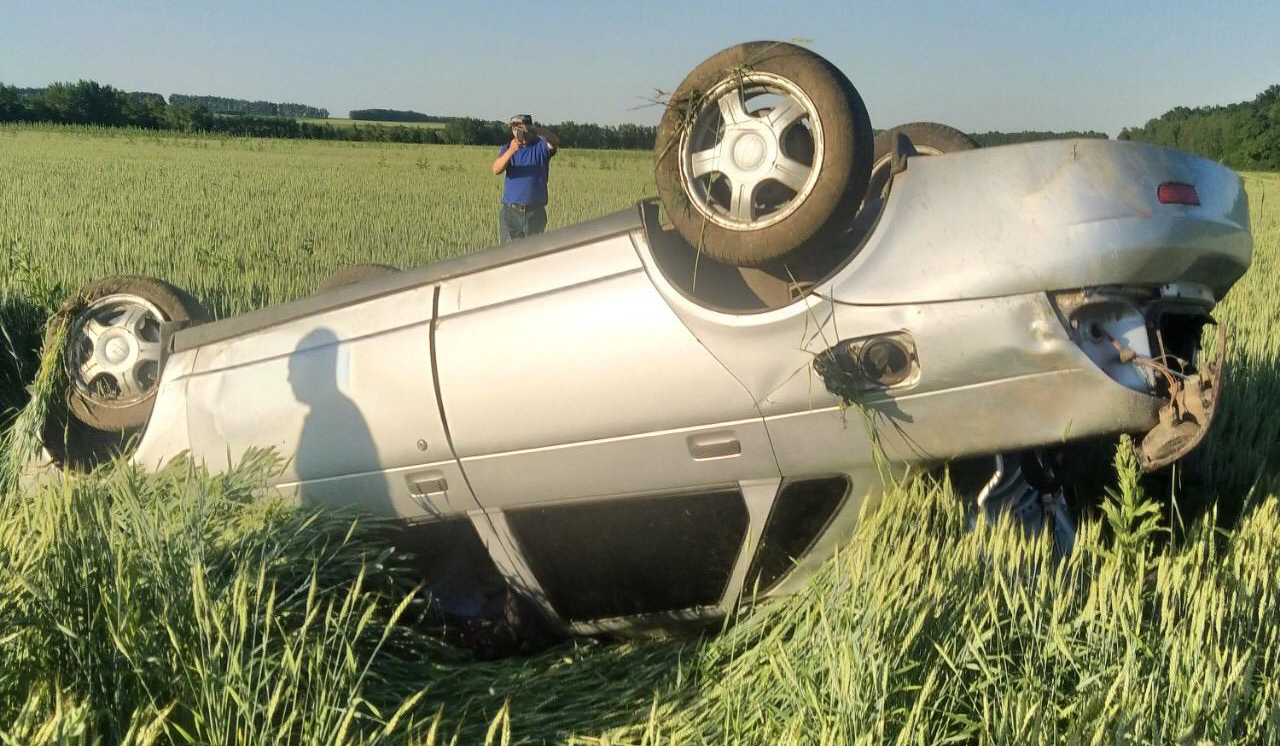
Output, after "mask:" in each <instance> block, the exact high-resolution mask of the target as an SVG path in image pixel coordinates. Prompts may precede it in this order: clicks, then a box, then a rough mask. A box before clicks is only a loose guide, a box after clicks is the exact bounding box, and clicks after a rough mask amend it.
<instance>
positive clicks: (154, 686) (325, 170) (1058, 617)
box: [0, 128, 1280, 746]
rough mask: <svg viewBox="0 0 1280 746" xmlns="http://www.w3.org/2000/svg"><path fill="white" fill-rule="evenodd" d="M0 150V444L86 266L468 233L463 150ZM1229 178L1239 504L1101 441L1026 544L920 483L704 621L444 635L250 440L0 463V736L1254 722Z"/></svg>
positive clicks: (1275, 190) (263, 267) (1269, 737)
mask: <svg viewBox="0 0 1280 746" xmlns="http://www.w3.org/2000/svg"><path fill="white" fill-rule="evenodd" d="M0 148H4V149H5V150H4V152H5V155H6V156H8V155H9V154H10V153H15V154H16V155H15V159H14V160H13V161H10V162H9V163H16V164H18V165H17V167H16V170H15V173H16V174H17V175H16V176H15V177H14V178H13V179H11V180H8V181H0V249H3V250H4V251H5V252H6V253H4V255H3V256H4V261H5V262H8V264H7V265H6V266H7V267H8V273H7V275H6V277H5V278H3V279H0V286H3V287H0V300H3V301H4V302H3V303H0V322H2V323H0V328H3V329H4V332H5V334H6V340H7V343H6V344H5V345H0V349H6V348H7V349H8V352H5V353H4V355H0V373H4V375H6V376H8V377H9V380H10V381H19V382H21V383H22V385H24V386H25V385H27V384H31V383H32V382H34V389H33V391H34V396H33V397H32V401H33V404H32V405H31V406H30V407H28V408H27V409H25V410H24V412H25V416H23V417H21V418H19V419H18V420H17V422H16V424H15V425H14V426H13V427H11V428H10V429H9V436H8V437H9V439H10V440H9V441H8V444H7V445H6V449H7V453H6V463H10V464H12V463H14V462H15V460H20V459H14V458H8V457H9V456H10V455H11V454H16V452H17V451H18V450H20V449H23V448H27V447H29V437H30V435H31V430H30V429H31V427H32V426H33V423H34V422H35V420H37V419H38V417H37V415H38V411H37V410H38V408H39V407H40V406H41V403H42V401H43V399H44V397H46V396H47V395H48V393H49V392H50V391H52V390H54V389H55V388H56V386H55V385H54V383H53V379H52V376H54V375H56V369H55V368H50V367H49V362H48V361H46V364H45V367H44V368H43V369H42V372H40V373H37V369H38V368H39V367H40V366H39V364H38V363H39V361H38V360H37V359H36V349H37V348H38V346H39V339H40V336H41V335H42V334H43V333H44V331H43V329H41V328H39V323H40V322H41V321H42V320H43V319H44V318H46V317H47V316H48V315H49V313H50V311H51V310H52V308H53V305H54V304H55V303H56V302H57V301H58V299H59V298H60V297H61V296H62V294H63V293H64V292H67V291H69V289H70V288H72V287H74V286H77V285H79V284H81V283H82V282H84V281H86V280H88V279H92V278H94V277H97V276H100V275H104V274H117V273H120V272H144V273H149V274H157V275H160V276H162V277H165V278H166V279H170V280H172V281H175V282H177V283H178V284H181V285H186V286H189V287H192V288H193V289H195V290H196V292H197V295H200V296H202V297H205V298H211V299H213V300H214V305H215V307H216V309H217V310H218V312H219V313H229V312H233V311H239V310H244V309H247V308H251V307H255V306H257V305H261V304H263V303H268V302H274V301H278V300H284V299H287V298H290V297H295V296H297V295H301V294H303V293H306V292H309V291H310V289H311V288H312V287H313V286H314V284H315V283H318V282H319V280H320V279H321V278H323V277H324V276H325V275H327V274H328V272H329V271H331V270H333V269H336V268H337V267H339V266H343V265H346V264H352V263H358V262H363V261H383V262H389V263H393V264H399V265H402V266H403V265H409V264H415V263H419V262H424V261H429V260H431V259H433V258H436V257H439V256H442V255H445V254H447V253H450V252H456V251H458V250H463V249H469V248H476V247H479V246H483V245H487V244H488V243H491V241H490V240H489V239H490V236H491V234H492V225H491V223H492V213H493V210H492V206H493V204H494V203H496V201H497V199H496V188H497V187H496V182H494V181H492V180H491V179H490V178H489V177H488V176H487V168H486V166H487V162H488V160H489V158H490V154H489V153H488V152H487V151H484V150H483V149H477V150H475V151H467V150H465V149H458V148H450V149H433V148H430V147H426V146H388V145H374V144H345V143H300V142H293V141H269V142H257V141H225V142H224V141H220V140H218V139H216V138H190V137H186V138H184V137H163V136H156V135H141V134H138V133H120V132H103V131H97V130H93V129H41V128H0ZM571 156H577V154H570V153H568V152H566V153H565V154H564V155H563V156H561V157H560V160H559V161H558V162H557V164H556V167H555V168H556V169H557V170H556V171H555V174H556V176H555V177H553V178H557V179H563V182H561V184H560V187H559V188H560V189H561V190H562V191H559V192H558V193H557V194H558V195H559V197H558V200H559V204H560V205H561V209H563V210H564V213H562V214H560V215H558V216H556V213H554V212H553V216H555V217H554V218H553V219H555V220H557V221H559V222H572V221H573V220H577V219H582V218H586V217H591V216H594V215H596V214H601V213H603V212H607V211H608V210H610V209H614V208H615V207H621V206H623V205H625V204H626V203H628V202H630V201H631V200H632V199H633V198H634V196H637V195H638V194H640V193H643V190H644V189H646V188H647V186H648V184H649V175H648V171H647V168H648V166H647V164H646V163H645V162H642V161H636V162H635V163H632V162H630V161H626V159H625V157H624V156H621V155H614V156H609V157H610V158H612V159H614V160H599V161H591V160H587V158H588V156H582V158H583V160H582V161H578V162H577V163H578V165H576V166H574V165H572V164H573V163H575V161H573V160H572V159H571ZM590 157H592V158H594V157H596V155H595V154H591V156H590ZM605 165H608V166H609V167H608V168H605V167H604V166H605ZM121 185H123V187H122V186H121ZM1247 186H1248V188H1249V194H1250V199H1251V206H1252V208H1253V212H1252V215H1253V220H1254V236H1255V241H1256V244H1257V246H1256V254H1255V262H1254V268H1253V270H1252V271H1251V273H1250V274H1249V275H1248V276H1246V278H1245V279H1244V280H1243V281H1242V282H1241V283H1240V284H1239V285H1238V286H1237V287H1236V288H1235V289H1234V290H1233V292H1232V294H1231V295H1230V296H1229V297H1228V299H1227V301H1226V302H1225V303H1224V304H1222V306H1220V308H1219V310H1218V312H1217V315H1218V316H1219V318H1220V319H1222V320H1224V321H1225V322H1226V323H1228V324H1229V326H1230V327H1231V329H1232V333H1231V336H1230V343H1229V346H1228V352H1227V354H1228V357H1229V359H1230V364H1231V369H1232V374H1231V376H1230V380H1229V390H1228V395H1227V398H1226V399H1225V401H1224V403H1223V409H1222V412H1221V414H1220V419H1219V422H1218V426H1217V428H1216V430H1215V432H1213V433H1212V435H1211V436H1210V438H1209V440H1208V441H1207V442H1206V444H1205V446H1204V450H1203V453H1202V455H1201V457H1200V458H1201V462H1202V463H1201V464H1200V466H1201V467H1202V469H1203V472H1202V473H1205V474H1209V475H1210V476H1209V478H1208V480H1207V484H1206V485H1202V486H1205V487H1206V489H1208V491H1209V492H1210V493H1212V494H1213V495H1216V497H1218V498H1219V499H1220V500H1221V501H1222V503H1221V504H1222V505H1223V506H1224V508H1223V512H1227V511H1230V512H1233V513H1239V516H1238V520H1236V519H1235V518H1233V519H1232V520H1222V519H1221V516H1220V514H1218V513H1215V512H1213V511H1212V510H1210V511H1209V512H1208V513H1206V514H1205V515H1204V516H1202V517H1201V518H1200V520H1198V521H1195V522H1192V523H1190V525H1178V524H1177V522H1176V521H1177V517H1176V515H1175V516H1174V517H1172V518H1171V517H1170V515H1171V512H1170V511H1169V510H1168V509H1167V500H1168V495H1167V494H1165V492H1164V491H1163V490H1166V489H1168V488H1167V487H1163V486H1162V487H1161V489H1162V492H1161V493H1160V494H1159V495H1154V494H1151V493H1149V489H1150V488H1149V486H1148V485H1147V484H1146V483H1145V482H1144V481H1143V480H1142V479H1140V478H1139V475H1138V472H1137V469H1136V466H1135V463H1134V459H1133V454H1132V451H1131V447H1130V446H1129V445H1128V444H1120V445H1119V446H1118V447H1117V448H1116V450H1115V461H1114V464H1113V465H1112V467H1111V468H1110V469H1109V470H1108V471H1109V472H1110V475H1109V476H1108V477H1106V478H1105V479H1102V480H1100V481H1102V482H1105V483H1107V484H1108V485H1109V486H1108V489H1107V490H1106V491H1105V492H1103V493H1100V494H1098V495H1097V496H1096V499H1097V501H1098V502H1099V503H1100V504H1101V505H1102V510H1100V511H1098V513H1097V515H1098V517H1097V518H1089V519H1086V520H1084V521H1082V523H1081V531H1080V536H1079V538H1078V540H1077V543H1076V547H1075V552H1074V553H1073V554H1072V555H1071V557H1070V558H1069V559H1068V560H1066V561H1064V562H1054V561H1053V560H1052V558H1051V556H1050V553H1049V547H1047V546H1045V545H1044V544H1043V543H1040V542H1038V541H1034V540H1028V539H1026V538H1024V537H1022V536H1021V535H1020V534H1019V533H1018V532H1017V531H1016V530H1014V529H1013V528H1012V527H1010V526H1007V525H988V524H986V523H983V524H980V526H979V528H978V529H977V530H976V531H970V530H967V528H966V525H967V524H966V520H965V506H964V505H963V502H962V500H960V499H959V498H958V497H957V496H956V495H955V494H953V491H952V490H951V487H950V485H949V484H947V483H946V482H945V481H943V482H931V481H928V480H921V481H917V482H913V483H911V484H908V485H905V486H903V487H902V488H901V489H899V490H896V491H894V492H892V493H891V494H889V495H888V496H886V498H885V500H884V501H883V502H882V504H881V505H880V507H879V508H878V509H877V511H876V512H874V513H871V514H869V515H867V516H865V518H864V521H863V523H862V525H861V526H860V528H859V530H858V533H857V535H856V536H855V537H854V539H853V540H852V541H851V542H850V543H849V545H848V546H846V547H845V548H844V549H843V550H842V552H841V553H840V555H839V556H838V557H836V558H834V559H833V560H832V561H831V562H830V563H828V565H827V566H826V567H825V568H824V569H823V571H822V572H821V573H820V574H819V575H818V576H817V577H816V578H815V579H814V581H813V583H812V584H811V585H810V587H809V588H808V589H806V591H805V592H803V593H801V594H798V595H796V596H794V597H792V598H789V599H785V600H781V601H777V602H770V603H766V604H762V605H759V606H756V607H751V608H746V609H744V610H742V611H741V612H740V613H739V614H738V615H737V617H736V618H735V619H734V620H733V624H732V625H730V626H729V627H728V628H727V629H726V631H725V632H724V633H723V634H720V635H717V636H712V637H707V638H701V639H699V638H694V639H677V640H667V641H655V642H645V643H639V642H631V643H601V642H596V641H574V642H568V643H565V644H563V645H561V646H559V647H556V648H554V649H552V650H550V651H547V652H545V653H543V654H540V655H537V656H534V657H531V658H523V659H513V660H506V661H496V662H476V661H473V660H470V659H469V657H468V656H466V655H465V654H463V653H460V652H459V651H457V650H454V649H451V648H449V647H447V646H446V645H444V644H442V643H440V642H439V641H438V640H437V638H436V637H434V636H433V634H432V631H433V629H434V625H435V624H436V621H435V620H433V619H431V618H430V617H429V615H426V614H425V612H424V610H423V608H422V604H421V601H420V599H419V597H418V596H417V595H416V594H415V593H414V592H413V590H414V589H413V582H414V581H413V578H412V575H411V573H410V572H409V570H408V568H409V567H410V564H409V562H408V560H407V558H404V557H401V556H399V555H398V554H396V553H394V552H392V551H390V550H389V549H387V547H388V546H389V543H388V542H387V541H386V532H387V530H388V527H387V526H386V525H384V524H379V523H377V522H370V521H368V520H365V519H363V518H361V517H359V516H354V515H341V514H336V513H329V512H326V513H317V512H306V511H298V510H295V509H288V508H285V507H283V506H280V505H277V504H274V503H272V502H270V501H264V500H261V499H258V498H259V497H260V495H259V494H258V491H259V488H258V485H260V484H261V483H262V479H263V475H264V472H266V471H268V470H270V469H272V468H276V463H275V461H274V460H273V458H272V457H271V456H270V455H269V454H257V455H255V456H253V457H251V458H249V459H248V460H247V462H246V463H244V464H243V465H242V466H241V467H240V468H239V469H238V470H236V471H233V472H231V473H229V474H225V475H221V476H216V477H210V476H209V475H207V474H204V473H202V472H200V471H199V470H196V469H193V468H192V467H191V466H190V465H189V464H185V463H181V462H179V463H175V464H172V465H170V466H169V467H168V468H167V469H165V470H163V471H162V472H160V473H158V474H144V473H142V472H140V471H138V470H136V469H134V468H132V467H129V466H127V465H123V464H114V465H108V466H107V467H104V468H102V469H100V470H99V471H98V472H96V473H94V474H91V475H87V476H84V477H78V478H75V479H73V480H70V481H66V482H64V483H61V484H46V485H42V486H40V487H38V488H35V489H28V490H22V489H17V488H16V487H15V486H14V484H13V480H11V479H5V480H0V483H2V484H0V744H4V745H5V746H8V745H10V744H148V743H162V744H169V743H174V744H242V743H270V744H322V743H324V744H328V743H347V744H374V743H395V744H434V743H451V742H452V743H459V744H472V743H508V742H509V743H581V744H606V743H608V744H670V743H694V744H698V743H735V744H738V743H740V744H787V743H791V744H824V743H825V744H844V743H865V744H880V743H925V744H934V743H966V744H1006V743H1017V744H1033V743H1034V744H1041V743H1044V744H1048V743H1054V744H1059V743H1097V744H1139V743H1142V744H1146V743H1178V744H1182V743H1186V744H1199V743H1220V744H1222V743H1258V744H1266V743H1278V742H1280V737H1277V736H1276V735H1275V734H1276V733H1277V732H1278V731H1280V669H1278V666H1277V656H1280V652H1277V651H1280V644H1278V643H1280V639H1277V636H1278V635H1280V632H1278V630H1280V505H1278V503H1277V499H1276V497H1275V496H1274V492H1275V484H1276V482H1275V478H1276V476H1277V475H1278V474H1280V445H1278V443H1280V425H1277V421H1278V420H1277V419H1276V418H1275V416H1274V415H1273V413H1274V412H1275V411H1276V410H1277V407H1278V406H1280V386H1278V385H1277V383H1278V381H1277V377H1276V365H1277V359H1278V357H1280V348H1278V347H1277V344H1278V343H1277V342H1276V339H1275V337H1274V336H1273V334H1272V332H1271V330H1272V329H1273V328H1274V327H1275V324H1276V322H1277V321H1280V319H1278V318H1277V313H1280V312H1277V311H1276V306H1277V304H1276V288H1277V287H1280V284H1278V283H1277V278H1278V277H1280V267H1277V265H1276V257H1277V253H1278V252H1280V181H1278V180H1276V179H1275V177H1273V176H1269V175H1256V176H1255V175H1250V176H1249V177H1248V178H1247ZM33 195H34V196H33ZM15 200H16V202H15ZM459 204H461V205H462V207H461V208H459V207H458V205H459ZM445 205H449V206H452V209H447V208H446V207H445ZM304 239H306V240H309V241H310V243H309V244H308V243H306V241H304ZM304 246H309V248H304ZM46 259H47V261H46ZM6 395H7V396H9V397H10V401H14V402H17V401H19V400H21V399H24V398H26V397H25V395H24V394H23V393H22V392H21V391H19V392H18V393H16V394H15V393H13V392H6ZM23 438H28V440H27V441H26V443H27V445H23V443H24V441H23ZM9 473H10V474H12V472H11V471H10V472H9ZM1172 489H1173V490H1174V491H1175V492H1176V493H1177V494H1178V495H1181V494H1182V492H1183V491H1185V488H1184V487H1182V486H1180V485H1178V484H1176V483H1175V484H1174V485H1173V488H1172ZM1246 498H1247V500H1246ZM1177 499H1179V500H1180V499H1181V497H1178V498H1177ZM1242 504H1244V505H1246V508H1245V509H1244V510H1242V511H1241V510H1237V509H1236V508H1235V507H1233V506H1238V505H1242ZM1184 515H1188V516H1189V515H1190V513H1189V512H1184ZM1175 529H1176V530H1175Z"/></svg>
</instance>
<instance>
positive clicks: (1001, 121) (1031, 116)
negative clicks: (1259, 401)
mask: <svg viewBox="0 0 1280 746" xmlns="http://www.w3.org/2000/svg"><path fill="white" fill-rule="evenodd" d="M795 38H803V39H807V40H809V41H808V42H807V44H808V46H809V47H810V48H811V49H813V50H814V51H816V52H818V53H819V54H822V55H824V56H826V57H827V58H828V59H830V60H831V61H832V62H834V63H835V64H836V65H838V66H839V67H840V68H841V69H843V70H844V72H845V74H846V75H848V76H849V78H850V79H851V80H852V81H853V83H854V85H856V86H857V87H858V89H859V90H860V91H861V93H862V96H863V99H864V100H865V101H866V103H867V108H868V110H869V111H870V113H871V120H872V123H873V124H874V125H875V126H877V127H882V128H883V127H890V126H893V125H895V124H900V123H902V122H907V121H916V120H931V121H941V122H945V123H947V124H951V125H953V126H956V127H959V128H961V129H964V130H967V131H986V130H993V129H994V130H1021V129H1057V130H1065V129H1078V130H1086V129H1095V130H1101V131H1105V132H1108V133H1110V134H1111V135H1113V136H1114V135H1115V134H1116V133H1117V132H1118V131H1119V130H1120V128H1121V127H1124V126H1130V125H1141V124H1142V123H1144V122H1145V121H1146V120H1148V119H1150V118H1152V117H1155V116H1158V115H1160V114H1162V113H1164V112H1165V111H1166V110H1168V109H1169V108H1172V107H1173V106H1176V105H1181V104H1186V105H1192V106H1195V105H1200V104H1223V103H1232V102H1236V101H1242V100H1246V99H1252V98H1253V97H1254V96H1255V95H1256V94H1257V93H1259V92H1260V91H1262V90H1263V89H1264V88H1266V87H1267V86H1268V85H1271V84H1275V83H1280V1H1278V0H1265V1H1264V0H1256V1H1250V0H1223V1H1222V2H1205V1H1204V0H1201V1H1200V2H1187V1H1185V0H1164V2H1155V1H1149V0H1132V1H1127V0H1115V2H1102V1H1101V0H1067V1H1066V2H1063V1H1061V0H1059V1H1058V2H1041V1H1039V0H1034V1H1031V0H1029V1H1027V2H1013V1H1002V2H990V3H972V2H970V3H960V2H944V1H942V0H920V1H919V2H898V3H894V2H874V3H872V2H862V3H851V2H850V3H837V2H818V1H816V0H815V1H812V2H806V1H803V0H802V1H797V2H791V3H786V2H771V3H766V2H757V1H756V0H743V1H741V2H731V3H730V2H726V3H705V4H698V3H693V2H676V1H670V0H651V1H648V2H645V1H640V2H636V1H634V0H633V1H632V2H628V3H618V4H610V3H586V2H561V1H559V0H548V1H545V2H539V1H533V2H490V1H489V0H461V1H460V2H437V3H429V2H416V3H415V2H404V1H395V2H351V1H350V0H347V1H346V2H341V3H336V2H328V0H311V1H310V2H295V1H294V0H254V1H248V0H218V1H211V0H206V1H205V2H192V1H190V0H163V1H161V0H144V1H139V2H129V3H118V2H117V3H113V2H89V1H86V0H22V1H21V2H18V1H15V0H0V81H3V82H5V83H9V84H16V85H19V86H41V85H44V84H46V83H48V82H50V81H54V80H77V79H80V78H88V79H93V80H97V81H98V82H101V83H107V84H110V85H113V86H116V87H118V88H123V89H126V90H143V91H154V92H156V93H162V94H164V95H168V94H170V93H192V94H210V95H219V96H227V97H232V98H246V99H264V100H268V101H291V102H297V103H304V104H311V105H314V106H323V107H325V108H327V109H329V111H330V112H331V114H333V115H334V116H346V112H347V111H348V110H350V109H357V108H370V107H383V108H395V109H416V110H418V111H423V112H428V113H433V114H447V115H473V116H479V117H482V118H486V119H500V118H505V117H506V116H507V115H508V114H511V113H514V112H525V111H528V112H532V113H533V114H534V115H535V116H536V117H537V118H538V119H539V120H541V121H544V122H557V121H563V120H568V119H572V120H576V121H594V122H600V123H606V124H615V123H620V122H639V123H644V124H652V123H656V121H657V119H658V114H659V112H658V110H657V109H656V108H655V107H649V108H639V109H637V108H636V107H641V106H643V104H644V99H645V97H646V96H650V95H652V92H653V91H654V89H655V88H661V89H664V90H668V91H669V90H671V89H673V88H674V87H675V86H676V85H677V84H678V83H679V82H680V80H681V78H682V77H683V76H684V75H685V73H687V72H688V71H689V70H690V69H692V68H693V67H694V66H695V65H696V64H697V63H698V62H700V61H701V60H702V59H703V58H705V57H707V56H709V55H710V54H712V53H713V52H715V51H717V50H719V49H721V48H723V47H726V46H729V45H731V44H734V43H737V42H741V41H747V40H751V39H795Z"/></svg>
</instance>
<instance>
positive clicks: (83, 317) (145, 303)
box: [59, 275, 209, 432]
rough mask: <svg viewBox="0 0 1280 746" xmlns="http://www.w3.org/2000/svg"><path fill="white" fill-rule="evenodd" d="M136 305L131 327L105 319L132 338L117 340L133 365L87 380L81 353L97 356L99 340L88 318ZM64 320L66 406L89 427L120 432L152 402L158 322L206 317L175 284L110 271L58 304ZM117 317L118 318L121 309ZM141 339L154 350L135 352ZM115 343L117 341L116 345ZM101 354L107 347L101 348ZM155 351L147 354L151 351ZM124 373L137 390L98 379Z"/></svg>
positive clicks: (132, 426) (139, 420) (133, 425)
mask: <svg viewBox="0 0 1280 746" xmlns="http://www.w3.org/2000/svg"><path fill="white" fill-rule="evenodd" d="M117 307H118V308H125V309H127V308H138V309H141V310H142V312H143V317H142V318H140V319H139V320H138V322H137V323H134V324H132V325H130V326H131V328H128V329H126V328H124V326H119V327H117V326H114V325H110V324H109V325H107V327H106V328H107V329H108V330H110V331H111V332H112V333H114V334H116V336H117V338H120V339H122V340H123V339H124V338H128V339H132V340H134V341H135V343H136V344H137V346H130V345H129V343H128V342H127V341H122V342H121V343H120V344H121V345H124V346H125V347H128V348H129V350H131V351H129V352H128V354H129V355H130V356H131V357H129V358H128V359H129V360H132V361H136V362H135V363H134V369H133V370H130V371H128V372H126V373H124V374H118V375H104V374H94V375H92V376H90V377H89V378H88V379H87V380H86V375H85V374H84V373H83V371H84V367H82V364H83V362H84V361H85V360H86V359H87V357H86V355H88V356H91V357H94V358H98V357H99V352H98V350H99V348H100V347H102V348H105V347H106V346H108V345H109V344H110V342H109V341H108V342H107V343H104V344H103V345H101V346H100V345H98V344H97V343H96V342H95V341H94V338H91V336H90V332H89V331H87V329H88V327H89V323H90V321H91V320H94V321H98V323H99V324H100V323H101V319H103V318H110V317H112V315H113V314H115V313H116V311H115V310H114V309H116V308H117ZM59 314H60V315H62V316H63V317H64V318H65V319H66V320H67V333H66V338H65V339H64V342H63V355H62V357H63V365H64V369H65V371H66V374H67V377H68V385H67V398H66V402H67V412H68V413H69V414H70V416H71V418H72V419H74V420H76V421H78V422H79V423H81V424H82V425H85V426H88V427H89V428H91V429H93V430H99V431H106V432H119V431H130V430H136V429H138V428H140V427H142V426H143V425H145V424H146V422H147V419H148V418H149V417H150V416H151V409H152V407H153V406H154V405H155V396H156V390H157V389H158V387H159V381H160V355H161V354H162V353H161V352H160V351H159V343H160V339H159V325H160V324H163V323H172V322H178V323H186V324H195V323H201V322H204V321H208V320H209V314H208V312H206V311H205V309H204V307H203V306H201V305H200V303H199V302H198V301H196V300H195V298H192V297H191V295H189V294H188V293H186V292H185V291H183V290H182V289H180V288H177V287H175V286H173V285H170V284H169V283H167V282H164V281H163V280H157V279H154V278H151V277H142V276H138V275H121V276H117V277H109V278H106V279H103V280H98V281H97V282H93V283H90V284H88V285H86V286H84V287H83V288H81V289H80V290H78V291H77V292H76V293H75V294H74V295H73V296H72V297H71V298H69V299H68V300H67V301H66V302H65V303H64V304H63V305H62V308H61V309H60V310H59ZM116 318H123V315H120V316H117V317H116ZM141 344H146V345H147V348H148V349H149V350H152V351H153V352H148V353H145V354H144V353H142V352H140V348H141ZM118 346H119V345H118ZM103 354H106V353H103ZM152 354H154V355H155V357H154V359H152V357H151V355H152ZM125 376H127V377H129V378H130V379H131V380H132V384H135V385H136V389H137V390H136V395H125V394H126V393H127V392H125V391H124V390H123V388H122V387H120V386H117V391H116V393H115V394H114V395H113V394H112V393H111V392H110V391H108V390H107V389H108V388H109V387H108V386H107V385H105V384H104V383H103V380H102V379H104V378H111V379H112V380H113V381H119V380H123V378H124V377H125Z"/></svg>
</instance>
